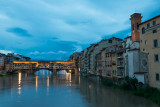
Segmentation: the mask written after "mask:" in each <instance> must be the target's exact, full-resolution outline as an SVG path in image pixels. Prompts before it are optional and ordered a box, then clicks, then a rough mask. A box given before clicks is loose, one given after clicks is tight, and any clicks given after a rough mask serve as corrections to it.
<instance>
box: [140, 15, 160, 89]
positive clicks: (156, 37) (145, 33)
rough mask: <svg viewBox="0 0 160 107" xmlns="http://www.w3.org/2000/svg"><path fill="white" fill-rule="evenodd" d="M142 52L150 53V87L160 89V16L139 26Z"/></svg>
mask: <svg viewBox="0 0 160 107" xmlns="http://www.w3.org/2000/svg"><path fill="white" fill-rule="evenodd" d="M139 31H140V51H141V52H144V53H148V67H149V85H150V86H152V87H156V88H160V15H159V16H156V17H154V18H152V19H150V20H147V21H145V22H143V23H141V24H140V25H139Z"/></svg>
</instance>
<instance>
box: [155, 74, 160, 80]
mask: <svg viewBox="0 0 160 107" xmlns="http://www.w3.org/2000/svg"><path fill="white" fill-rule="evenodd" d="M156 81H159V74H158V73H156Z"/></svg>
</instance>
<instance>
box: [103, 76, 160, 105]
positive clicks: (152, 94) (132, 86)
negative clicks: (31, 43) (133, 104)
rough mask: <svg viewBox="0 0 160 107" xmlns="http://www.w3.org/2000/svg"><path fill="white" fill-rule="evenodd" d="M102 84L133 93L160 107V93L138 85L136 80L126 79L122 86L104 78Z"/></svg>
mask: <svg viewBox="0 0 160 107" xmlns="http://www.w3.org/2000/svg"><path fill="white" fill-rule="evenodd" d="M101 82H102V84H104V85H106V86H109V87H113V88H118V89H121V90H128V91H131V92H132V93H133V94H134V95H136V96H141V97H145V98H147V99H150V100H151V101H153V102H155V103H157V104H158V105H160V91H159V90H158V89H156V88H153V87H150V86H148V85H142V84H138V81H137V79H135V78H133V79H132V78H129V77H126V78H125V79H124V81H123V82H122V84H119V85H118V84H115V83H113V82H111V81H108V80H107V79H104V78H102V79H101Z"/></svg>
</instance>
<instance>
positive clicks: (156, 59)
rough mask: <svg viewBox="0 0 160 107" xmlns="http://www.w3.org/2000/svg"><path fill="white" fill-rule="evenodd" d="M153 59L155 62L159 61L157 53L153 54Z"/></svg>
mask: <svg viewBox="0 0 160 107" xmlns="http://www.w3.org/2000/svg"><path fill="white" fill-rule="evenodd" d="M154 61H155V62H159V57H158V54H156V55H154Z"/></svg>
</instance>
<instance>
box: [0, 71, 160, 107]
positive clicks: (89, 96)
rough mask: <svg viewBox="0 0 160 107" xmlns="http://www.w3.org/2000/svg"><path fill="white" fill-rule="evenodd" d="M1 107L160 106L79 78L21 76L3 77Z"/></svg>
mask: <svg viewBox="0 0 160 107" xmlns="http://www.w3.org/2000/svg"><path fill="white" fill-rule="evenodd" d="M0 107H158V105H157V104H155V103H153V102H152V101H150V100H148V99H145V98H141V97H137V96H134V95H133V94H132V93H130V92H125V91H122V90H119V89H113V88H110V87H106V86H104V85H101V84H98V83H95V82H93V81H91V80H89V79H87V78H83V77H80V76H74V75H72V76H70V75H67V76H53V75H52V74H51V72H50V71H40V72H37V74H36V75H33V74H27V73H18V74H15V75H9V76H1V77H0Z"/></svg>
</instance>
